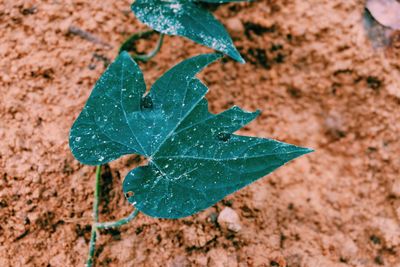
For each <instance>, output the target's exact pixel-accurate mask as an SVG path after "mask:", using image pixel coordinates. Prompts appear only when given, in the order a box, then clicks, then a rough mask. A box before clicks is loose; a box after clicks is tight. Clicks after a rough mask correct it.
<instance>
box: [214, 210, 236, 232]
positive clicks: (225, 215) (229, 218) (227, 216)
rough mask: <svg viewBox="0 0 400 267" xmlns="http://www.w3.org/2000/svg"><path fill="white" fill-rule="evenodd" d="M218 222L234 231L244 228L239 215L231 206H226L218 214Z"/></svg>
mask: <svg viewBox="0 0 400 267" xmlns="http://www.w3.org/2000/svg"><path fill="white" fill-rule="evenodd" d="M218 224H219V225H220V226H221V227H222V228H225V229H228V230H230V231H233V232H239V231H240V230H241V229H242V226H241V224H240V218H239V215H238V214H237V213H236V211H234V210H233V209H231V208H229V207H225V208H224V209H223V210H222V211H221V213H220V214H219V215H218Z"/></svg>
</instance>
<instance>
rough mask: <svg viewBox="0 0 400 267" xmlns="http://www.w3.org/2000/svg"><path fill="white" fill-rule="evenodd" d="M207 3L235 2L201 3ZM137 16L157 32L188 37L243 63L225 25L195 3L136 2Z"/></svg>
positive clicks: (179, 1) (182, 0)
mask: <svg viewBox="0 0 400 267" xmlns="http://www.w3.org/2000/svg"><path fill="white" fill-rule="evenodd" d="M202 2H208V3H217V2H218V3H224V2H236V1H229V0H222V1H215V0H202ZM131 8H132V11H133V12H134V13H135V15H136V17H137V18H138V19H139V20H141V21H142V22H143V23H145V24H147V25H148V26H150V27H151V28H153V29H155V30H156V31H158V32H161V33H164V34H169V35H179V36H184V37H187V38H189V39H191V40H193V41H195V42H197V43H199V44H202V45H205V46H208V47H210V48H213V49H215V50H217V51H220V52H222V53H225V54H227V55H229V56H230V57H232V58H233V59H235V60H237V61H239V62H242V63H244V59H243V58H242V57H241V56H240V54H239V52H238V51H237V50H236V48H235V46H234V44H233V42H232V39H231V37H230V36H229V34H228V33H227V32H226V30H225V28H224V26H223V25H222V24H221V23H220V22H219V21H218V20H216V19H215V18H214V16H213V15H212V14H211V13H210V12H209V11H207V10H206V9H204V8H202V7H201V6H199V5H198V4H197V3H195V2H194V1H184V0H171V1H165V0H135V2H134V3H133V4H132V6H131Z"/></svg>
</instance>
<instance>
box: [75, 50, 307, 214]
mask: <svg viewBox="0 0 400 267" xmlns="http://www.w3.org/2000/svg"><path fill="white" fill-rule="evenodd" d="M219 57H220V56H219V55H217V54H205V55H200V56H197V57H193V58H190V59H188V60H185V61H183V62H181V63H180V64H178V65H176V66H175V67H173V68H172V69H171V70H169V71H168V72H167V73H165V74H164V75H163V76H162V77H161V78H159V79H158V80H157V81H156V82H155V83H154V84H153V86H152V88H151V90H150V92H149V93H148V94H146V95H145V91H146V88H145V84H144V81H143V76H142V73H141V71H140V69H139V67H138V65H137V64H136V63H135V62H134V61H133V60H132V59H131V58H130V56H129V54H128V53H126V52H123V53H122V54H120V55H119V56H118V58H117V59H116V60H115V62H114V63H112V64H111V65H110V66H109V67H108V69H107V70H106V71H105V73H104V74H103V76H102V77H101V78H100V79H99V81H98V82H97V84H96V85H95V87H94V89H93V92H92V94H91V95H90V97H89V99H88V101H87V103H86V106H85V107H84V109H83V111H82V112H81V114H80V115H79V117H78V118H77V119H76V121H75V123H74V125H73V126H72V129H71V133H70V147H71V151H72V153H73V154H74V156H75V157H76V158H77V159H78V160H79V161H80V162H82V163H85V164H90V165H99V164H104V163H106V162H109V161H111V160H113V159H116V158H118V157H120V156H122V155H125V154H131V153H135V154H141V155H144V156H146V157H147V158H148V165H146V166H141V167H138V168H136V169H134V170H132V171H130V172H129V174H128V175H127V176H126V177H125V180H124V183H123V190H124V193H125V195H126V196H127V198H128V200H129V202H130V203H132V204H134V205H135V206H136V208H137V209H139V210H140V211H142V212H143V213H145V214H147V215H149V216H153V217H161V218H181V217H185V216H189V215H191V214H194V213H196V212H198V211H201V210H203V209H205V208H207V207H209V206H211V205H213V204H215V203H216V202H218V201H219V200H221V199H222V198H224V197H225V196H226V195H228V194H231V193H233V192H235V191H237V190H239V189H241V188H243V187H244V186H246V185H248V184H250V183H252V182H254V181H255V180H257V179H258V178H260V177H263V176H264V175H266V174H268V173H270V172H272V171H273V170H275V169H276V168H278V167H280V166H282V165H283V164H285V163H286V162H288V161H290V160H292V159H294V158H296V157H299V156H301V155H303V154H306V153H309V152H311V150H310V149H307V148H301V147H297V146H293V145H289V144H285V143H281V142H278V141H274V140H270V139H264V138H256V137H249V136H241V135H236V134H234V132H235V131H237V130H239V129H240V128H242V127H243V126H244V125H246V124H247V123H249V122H250V121H252V120H253V119H255V118H256V117H257V115H258V114H259V112H258V111H256V112H246V111H243V110H242V109H240V108H238V107H236V106H234V107H232V108H231V109H228V110H226V111H224V112H222V113H219V114H212V113H210V112H209V111H208V102H207V100H206V98H205V94H206V93H207V90H208V89H207V87H206V86H205V85H204V84H202V83H201V82H200V81H199V80H198V79H197V78H196V77H195V75H196V74H197V73H198V72H199V71H201V70H202V69H203V68H204V67H205V66H207V65H208V64H210V63H211V62H213V61H215V60H216V59H218V58H219Z"/></svg>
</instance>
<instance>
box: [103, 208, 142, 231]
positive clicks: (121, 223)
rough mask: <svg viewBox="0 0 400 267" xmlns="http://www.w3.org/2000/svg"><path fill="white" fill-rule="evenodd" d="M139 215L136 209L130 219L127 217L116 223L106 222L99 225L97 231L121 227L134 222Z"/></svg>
mask: <svg viewBox="0 0 400 267" xmlns="http://www.w3.org/2000/svg"><path fill="white" fill-rule="evenodd" d="M138 213H139V210H137V209H135V210H134V211H133V212H132V213H131V214H129V216H128V217H125V218H123V219H121V220H119V221H115V222H104V223H97V224H96V228H97V229H109V228H113V227H119V226H121V225H124V224H127V223H129V222H130V221H132V220H133V219H134V218H135V217H136V216H137V215H138Z"/></svg>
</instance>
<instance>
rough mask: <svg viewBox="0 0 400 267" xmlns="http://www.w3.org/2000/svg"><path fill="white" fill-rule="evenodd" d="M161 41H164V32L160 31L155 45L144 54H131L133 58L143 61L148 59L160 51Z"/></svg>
mask: <svg viewBox="0 0 400 267" xmlns="http://www.w3.org/2000/svg"><path fill="white" fill-rule="evenodd" d="M163 41H164V34H162V33H161V34H160V36H159V37H158V41H157V44H156V47H155V48H154V49H153V50H152V51H151V52H149V53H148V54H144V55H133V58H134V59H136V60H140V61H144V62H146V61H149V60H150V59H152V58H153V57H154V56H155V55H157V53H158V52H159V51H160V49H161V46H162V44H163Z"/></svg>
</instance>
